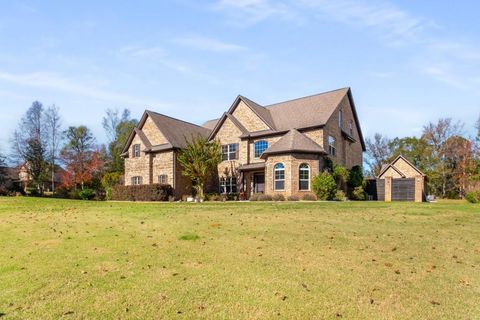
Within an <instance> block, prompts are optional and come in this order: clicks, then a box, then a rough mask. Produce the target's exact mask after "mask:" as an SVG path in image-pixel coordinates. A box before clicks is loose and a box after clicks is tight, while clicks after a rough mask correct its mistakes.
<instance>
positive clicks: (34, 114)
mask: <svg viewBox="0 0 480 320" xmlns="http://www.w3.org/2000/svg"><path fill="white" fill-rule="evenodd" d="M44 120H45V119H44V109H43V105H42V104H41V103H40V102H38V101H34V102H33V103H32V106H31V107H30V108H29V109H28V110H27V112H26V113H25V114H24V115H23V117H22V119H21V120H20V123H19V125H18V128H17V129H16V130H15V131H14V134H13V139H12V145H13V151H14V153H13V154H12V157H13V158H14V159H16V160H17V161H18V162H23V163H24V164H25V165H26V168H27V170H28V173H29V175H30V178H31V180H32V182H33V183H35V184H36V185H37V188H38V189H39V190H40V191H42V190H43V187H42V186H43V180H44V178H45V177H44V169H45V152H46V149H47V148H46V140H47V132H46V130H45V127H44Z"/></svg>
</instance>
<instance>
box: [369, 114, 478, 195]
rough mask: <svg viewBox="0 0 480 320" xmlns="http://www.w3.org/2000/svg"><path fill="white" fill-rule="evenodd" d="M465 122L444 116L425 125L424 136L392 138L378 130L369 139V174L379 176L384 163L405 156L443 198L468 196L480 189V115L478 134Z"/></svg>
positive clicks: (431, 191) (430, 190)
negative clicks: (467, 131)
mask: <svg viewBox="0 0 480 320" xmlns="http://www.w3.org/2000/svg"><path fill="white" fill-rule="evenodd" d="M464 127H465V125H464V124H463V123H461V122H459V121H454V120H453V119H451V118H442V119H439V120H438V121H437V122H429V123H428V124H426V125H425V126H423V130H422V134H421V135H420V137H418V138H417V137H414V136H411V137H404V138H398V137H397V138H393V139H391V138H388V137H387V136H385V135H382V134H380V133H376V134H375V135H374V136H373V137H371V138H367V139H366V140H365V144H366V149H367V154H366V159H365V162H366V165H367V168H366V169H367V175H369V176H371V177H375V176H377V175H378V174H379V173H380V171H381V169H382V166H383V165H384V164H388V163H389V162H391V161H392V160H393V159H395V158H396V157H397V156H398V155H400V154H401V155H403V156H405V157H406V158H407V159H409V160H410V161H411V162H412V163H413V164H414V165H415V166H417V167H418V168H419V169H420V170H421V171H423V172H424V173H425V174H426V176H427V184H428V192H429V193H430V194H434V195H436V196H438V197H441V198H453V199H455V198H464V197H465V195H466V194H467V193H468V192H470V191H475V190H479V189H480V117H479V118H478V120H477V122H476V124H475V128H474V129H475V136H473V137H467V136H466V135H465V134H464Z"/></svg>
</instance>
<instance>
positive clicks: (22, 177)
mask: <svg viewBox="0 0 480 320" xmlns="http://www.w3.org/2000/svg"><path fill="white" fill-rule="evenodd" d="M12 170H14V172H15V176H16V181H17V182H18V184H19V186H20V187H21V189H22V190H23V191H25V192H26V191H27V189H28V188H30V187H32V177H31V175H30V173H29V172H28V170H29V169H28V163H25V164H22V165H19V166H17V167H15V168H12ZM50 172H51V170H50ZM64 172H65V170H63V169H62V168H61V167H60V166H55V174H54V179H53V181H54V185H55V188H57V187H58V186H60V185H61V184H62V179H61V177H62V174H63V173H64ZM38 188H41V189H42V190H43V191H44V192H51V191H52V181H51V177H50V175H49V176H48V178H47V181H46V182H44V183H43V184H42V185H41V186H38Z"/></svg>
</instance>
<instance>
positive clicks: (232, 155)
mask: <svg viewBox="0 0 480 320" xmlns="http://www.w3.org/2000/svg"><path fill="white" fill-rule="evenodd" d="M236 159H238V143H232V144H225V145H223V146H222V161H225V160H236Z"/></svg>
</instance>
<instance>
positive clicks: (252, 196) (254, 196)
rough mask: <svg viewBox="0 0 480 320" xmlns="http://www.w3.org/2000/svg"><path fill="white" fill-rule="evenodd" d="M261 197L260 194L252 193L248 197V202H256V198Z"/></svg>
mask: <svg viewBox="0 0 480 320" xmlns="http://www.w3.org/2000/svg"><path fill="white" fill-rule="evenodd" d="M260 195H261V193H254V194H252V195H251V196H250V199H249V200H250V201H258V198H259V196H260Z"/></svg>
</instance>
